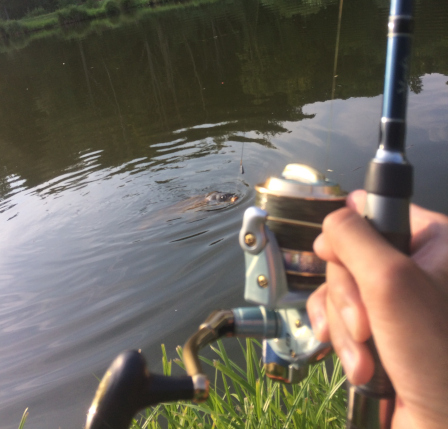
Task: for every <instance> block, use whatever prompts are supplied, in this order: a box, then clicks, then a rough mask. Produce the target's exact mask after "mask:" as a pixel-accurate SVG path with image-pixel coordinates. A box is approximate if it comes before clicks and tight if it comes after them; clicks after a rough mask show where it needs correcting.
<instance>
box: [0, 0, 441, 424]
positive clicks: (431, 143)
mask: <svg viewBox="0 0 448 429" xmlns="http://www.w3.org/2000/svg"><path fill="white" fill-rule="evenodd" d="M383 3H387V2H382V1H379V0H362V1H358V2H351V3H350V4H348V3H347V5H344V14H343V21H342V33H341V45H340V58H339V68H338V77H337V86H336V99H335V100H334V101H333V102H331V101H329V98H330V92H331V85H332V68H333V55H334V38H335V33H336V24H337V14H338V4H337V2H335V1H322V2H311V1H302V2H297V1H282V2H278V1H268V0H261V1H256V0H246V1H244V2H235V3H232V2H225V3H224V2H216V3H214V4H209V5H202V6H189V7H186V8H181V7H179V8H177V9H172V10H169V11H167V10H164V11H154V13H153V14H148V15H147V16H144V17H142V18H140V19H137V20H136V21H135V22H130V23H128V24H126V25H123V26H121V27H119V28H116V29H114V30H104V31H102V32H98V33H95V32H90V33H89V32H87V33H85V35H84V36H81V35H80V36H79V37H74V36H71V38H67V37H66V38H65V39H64V38H59V37H52V38H47V39H42V40H34V41H32V42H31V43H30V44H29V45H28V46H27V47H25V48H24V49H22V50H9V51H8V52H5V53H3V54H1V55H0V67H1V69H2V77H3V79H2V80H0V95H1V98H2V106H1V107H0V153H1V160H0V233H1V237H2V239H1V241H0V344H1V348H0V361H1V362H2V365H1V367H0V385H1V386H2V388H1V389H0V419H1V422H2V427H5V428H9V427H11V428H12V427H16V426H17V423H18V421H19V420H20V416H21V414H22V412H23V410H24V409H25V407H29V408H30V413H31V414H30V418H29V423H30V425H32V426H33V427H34V428H37V429H40V428H47V427H61V428H69V429H71V428H73V429H75V428H76V429H79V428H81V427H82V424H83V421H84V418H85V412H86V410H87V408H88V405H89V402H90V400H91V398H92V394H93V392H94V390H95V388H96V385H97V381H96V379H95V377H94V376H93V374H96V375H98V376H100V375H101V374H102V373H103V371H104V369H105V367H106V366H107V365H108V364H109V363H110V361H111V360H112V359H113V357H114V356H115V355H117V354H118V353H119V352H120V351H122V350H124V349H126V348H141V349H142V350H143V352H144V353H145V354H146V355H147V356H148V360H149V363H150V366H151V367H152V368H154V369H156V370H160V359H161V357H160V344H161V343H162V342H163V343H165V344H166V345H167V348H168V351H169V354H170V355H171V356H174V347H175V346H176V345H178V344H182V343H183V342H184V341H185V339H186V338H187V337H188V335H189V334H190V333H191V332H192V331H193V330H194V329H195V327H196V325H197V324H198V323H200V322H201V321H202V320H203V319H204V317H205V316H206V315H207V314H208V313H209V312H210V311H211V310H212V309H215V308H218V307H224V308H225V307H233V306H239V305H242V304H243V298H242V295H243V279H244V265H243V264H244V261H243V256H242V251H241V250H240V249H239V247H238V243H237V235H238V231H239V227H240V225H241V220H242V215H243V212H244V210H245V209H246V208H247V207H249V206H250V205H251V204H253V197H254V192H253V186H254V185H255V184H256V183H259V182H262V181H263V180H264V179H265V178H266V176H268V175H271V174H278V173H279V172H280V171H281V170H282V168H283V166H284V165H285V164H286V163H288V162H294V161H295V162H302V163H308V164H310V165H312V166H313V167H315V168H318V169H320V170H322V171H327V172H328V175H329V176H331V178H332V179H334V180H336V181H338V182H340V183H341V185H342V186H343V187H344V188H345V189H347V190H351V189H354V188H356V187H360V186H362V184H363V178H364V174H365V165H366V163H367V161H368V160H369V159H370V158H371V157H372V155H373V152H374V150H375V147H376V144H377V140H378V119H379V116H380V109H381V92H382V85H383V83H382V79H383V73H384V60H385V58H384V55H385V34H384V29H385V25H386V22H387V5H384V4H383ZM417 12H418V14H417V22H416V23H417V30H416V40H415V55H414V60H413V69H412V70H413V72H412V78H411V87H412V91H413V92H411V95H410V100H409V124H408V141H407V144H408V155H409V158H410V160H411V162H412V163H413V164H414V165H415V169H416V187H415V188H416V192H415V194H416V195H415V200H416V201H418V202H420V203H422V204H424V205H426V206H429V207H432V208H436V209H439V210H442V211H445V212H447V213H448V200H447V198H446V190H445V184H446V183H448V170H447V169H446V160H447V159H448V147H447V145H446V140H447V137H448V129H447V125H446V117H447V115H448V99H447V98H448V90H447V88H448V87H447V85H446V82H447V80H448V78H447V75H448V60H447V57H446V55H444V54H443V55H442V53H444V49H445V46H446V41H447V40H448V33H447V28H448V26H447V25H446V23H447V21H448V9H447V6H446V4H445V2H443V1H442V0H431V1H429V0H428V1H427V2H425V8H424V9H423V8H421V9H418V11H417ZM433 18H434V19H433ZM435 18H437V19H435ZM173 28H175V29H176V31H172V29H173ZM241 154H243V164H244V170H245V174H244V175H242V174H240V172H239V169H240V158H241ZM213 191H220V192H227V193H232V194H236V195H238V197H239V198H238V200H237V201H235V202H234V203H233V204H224V205H216V206H214V205H207V204H205V205H204V199H205V197H206V195H207V194H208V193H210V192H213Z"/></svg>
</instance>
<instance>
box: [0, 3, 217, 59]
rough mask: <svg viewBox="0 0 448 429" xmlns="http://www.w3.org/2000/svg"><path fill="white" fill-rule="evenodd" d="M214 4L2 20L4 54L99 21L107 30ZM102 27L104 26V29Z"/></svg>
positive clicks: (80, 10)
mask: <svg viewBox="0 0 448 429" xmlns="http://www.w3.org/2000/svg"><path fill="white" fill-rule="evenodd" d="M210 2H213V0H205V1H199V2H198V1H197V0H196V1H192V0H107V1H104V2H102V4H101V5H100V6H98V7H96V8H88V7H86V6H69V7H66V8H63V9H59V10H57V11H54V12H51V13H47V14H43V15H38V16H35V17H24V18H21V19H17V20H14V19H11V20H7V21H5V20H0V52H5V51H8V50H10V49H21V48H23V47H24V46H26V45H27V44H28V43H29V42H30V41H31V40H34V39H36V38H41V37H46V36H47V35H53V34H55V33H59V32H62V33H64V34H67V33H69V34H70V33H72V34H73V33H79V32H76V31H70V29H74V28H76V27H78V26H79V25H83V24H87V26H88V27H90V26H91V24H92V23H93V22H95V21H97V22H98V23H99V24H100V26H102V27H105V28H110V27H114V26H116V25H117V22H115V23H114V22H113V21H114V20H115V21H116V20H117V19H119V20H120V21H121V20H123V19H127V18H133V19H135V18H136V17H138V15H141V14H146V13H150V12H151V11H153V10H154V9H158V10H160V9H162V10H163V9H165V8H172V7H179V6H184V5H188V4H190V5H192V6H193V5H197V4H198V3H210ZM101 23H102V24H103V25H101Z"/></svg>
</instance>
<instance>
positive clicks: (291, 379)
mask: <svg viewBox="0 0 448 429" xmlns="http://www.w3.org/2000/svg"><path fill="white" fill-rule="evenodd" d="M255 190H256V200H255V204H256V207H251V208H249V209H248V210H247V211H246V212H245V214H244V220H243V226H242V229H241V231H240V236H239V241H240V246H241V247H242V249H243V250H244V253H245V262H246V283H245V293H244V297H245V299H246V300H247V301H248V302H250V303H253V304H257V305H259V306H262V308H263V311H264V312H266V313H267V314H269V318H270V319H275V320H276V323H277V332H276V333H275V335H274V336H273V337H271V338H268V337H267V336H266V335H265V334H264V333H261V332H258V333H255V332H254V334H257V335H254V336H257V337H260V336H264V337H265V339H264V343H263V361H264V366H265V371H266V375H267V376H268V377H271V378H273V379H276V380H278V381H282V382H286V383H297V382H300V381H301V380H302V379H303V378H304V377H306V375H307V373H308V365H309V364H311V363H314V362H318V361H320V360H321V359H323V358H324V357H325V356H327V355H328V354H329V353H330V351H331V346H330V344H328V343H325V344H324V343H320V342H319V341H318V340H317V339H316V338H315V336H314V334H313V331H312V328H311V324H310V320H309V317H308V314H307V312H306V302H307V300H308V298H309V296H310V295H311V293H312V292H313V291H314V290H315V289H316V288H317V287H318V286H320V285H321V284H322V283H323V282H324V281H325V269H326V264H325V262H324V261H322V260H321V259H319V258H318V257H317V255H316V254H315V253H314V252H313V242H314V240H315V239H316V237H317V236H318V234H319V233H320V231H321V227H322V222H323V219H324V218H325V216H326V215H327V214H329V213H330V212H332V211H334V210H336V209H338V208H341V207H343V206H344V205H345V198H346V193H345V192H343V191H342V190H341V189H340V187H339V185H338V184H336V183H334V182H332V181H330V180H328V179H326V178H325V176H324V175H322V174H321V173H319V172H318V171H316V170H314V169H313V168H311V167H308V166H305V165H301V164H290V165H287V166H286V168H285V169H284V171H283V173H282V175H281V177H279V178H277V177H271V178H269V179H268V180H267V181H266V182H265V183H264V184H262V185H258V186H256V187H255ZM233 312H234V315H235V324H236V334H237V335H238V331H241V330H242V327H243V326H245V325H246V324H250V323H251V317H252V313H253V312H254V311H253V309H251V308H238V309H234V310H233Z"/></svg>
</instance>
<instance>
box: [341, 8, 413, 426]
mask: <svg viewBox="0 0 448 429" xmlns="http://www.w3.org/2000/svg"><path fill="white" fill-rule="evenodd" d="M412 23H413V19H412V0H392V1H391V6H390V15H389V24H388V28H389V33H388V43H387V57H386V72H385V78H384V95H383V112H382V117H381V124H380V143H379V148H378V150H377V152H376V154H375V157H374V158H373V160H372V161H371V162H370V164H369V167H368V170H367V174H366V181H365V190H366V191H367V200H366V206H365V209H364V214H365V217H366V218H367V219H368V220H369V221H370V223H371V224H372V225H373V226H374V227H375V229H376V230H377V231H379V232H380V233H381V234H382V235H383V236H384V237H385V238H386V239H387V240H388V241H389V242H390V243H391V244H392V245H394V246H395V247H396V248H397V249H398V250H400V251H402V252H403V253H405V254H409V253H410V238H411V233H410V220H409V205H410V198H411V195H412V188H413V178H412V176H413V173H412V166H411V165H410V164H409V162H408V161H407V159H406V157H405V132H406V108H407V96H408V74H409V64H410V59H411V33H412ZM367 344H368V346H369V348H370V351H371V352H372V355H373V358H374V362H375V371H374V375H373V377H372V379H371V380H370V381H369V382H368V383H367V384H365V385H363V386H350V387H349V396H348V414H347V429H387V428H390V426H391V421H392V415H393V412H394V407H395V392H394V389H393V386H392V384H391V382H390V380H389V377H388V375H387V373H386V372H385V370H384V368H383V366H382V364H381V361H380V359H379V356H378V353H377V351H376V347H375V342H374V340H373V339H372V338H371V339H370V340H369V341H368V342H367Z"/></svg>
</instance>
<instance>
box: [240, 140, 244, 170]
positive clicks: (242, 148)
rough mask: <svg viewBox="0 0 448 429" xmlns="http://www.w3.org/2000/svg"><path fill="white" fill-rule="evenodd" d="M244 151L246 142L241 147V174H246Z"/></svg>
mask: <svg viewBox="0 0 448 429" xmlns="http://www.w3.org/2000/svg"><path fill="white" fill-rule="evenodd" d="M243 151H244V142H243V145H242V146H241V159H240V173H241V174H244V167H243Z"/></svg>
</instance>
